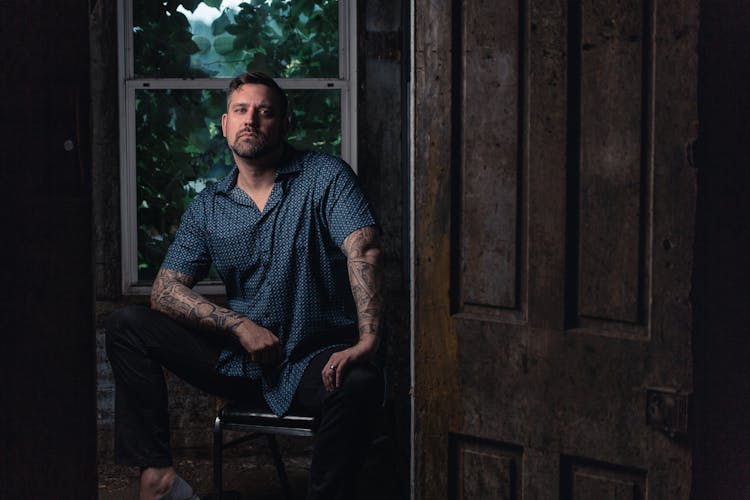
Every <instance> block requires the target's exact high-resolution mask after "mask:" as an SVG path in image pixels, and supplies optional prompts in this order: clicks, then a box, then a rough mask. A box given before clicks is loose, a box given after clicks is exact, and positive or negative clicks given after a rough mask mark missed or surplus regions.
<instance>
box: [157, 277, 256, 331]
mask: <svg viewBox="0 0 750 500" xmlns="http://www.w3.org/2000/svg"><path fill="white" fill-rule="evenodd" d="M194 285H195V280H194V279H193V278H192V277H191V276H188V275H187V274H182V273H178V272H177V271H172V270H170V269H160V270H159V273H158V274H157V275H156V279H155V280H154V285H153V287H152V288H151V308H152V309H155V310H157V311H160V312H162V313H164V314H166V315H167V316H169V317H171V318H172V319H174V320H176V321H179V322H181V323H183V324H185V325H187V326H191V327H194V328H200V329H202V330H208V331H213V332H232V331H234V329H235V328H236V327H237V326H239V325H240V324H241V323H242V322H243V321H246V320H247V318H246V317H245V316H243V315H242V314H239V313H237V312H235V311H232V310H231V309H227V308H225V307H220V306H218V305H216V304H214V303H213V302H211V301H209V300H206V299H205V298H204V297H203V296H202V295H200V294H199V293H197V292H194V291H193V290H192V288H193V286H194Z"/></svg>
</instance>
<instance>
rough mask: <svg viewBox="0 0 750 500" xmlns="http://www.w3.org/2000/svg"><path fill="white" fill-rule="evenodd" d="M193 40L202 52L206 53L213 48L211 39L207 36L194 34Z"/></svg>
mask: <svg viewBox="0 0 750 500" xmlns="http://www.w3.org/2000/svg"><path fill="white" fill-rule="evenodd" d="M193 42H195V44H196V45H197V46H198V52H200V53H201V54H206V53H207V52H208V51H209V50H211V40H209V39H208V38H206V37H205V36H194V37H193Z"/></svg>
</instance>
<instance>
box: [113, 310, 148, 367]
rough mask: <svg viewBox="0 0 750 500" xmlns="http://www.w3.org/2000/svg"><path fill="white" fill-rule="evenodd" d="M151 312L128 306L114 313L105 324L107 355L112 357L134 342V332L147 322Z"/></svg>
mask: <svg viewBox="0 0 750 500" xmlns="http://www.w3.org/2000/svg"><path fill="white" fill-rule="evenodd" d="M149 312H150V310H149V309H148V308H146V307H143V306H126V307H123V308H121V309H117V310H116V311H113V312H112V313H111V314H110V315H109V317H108V318H107V319H106V320H105V322H104V339H105V346H106V349H107V355H108V356H110V357H111V356H112V355H113V353H116V352H117V351H118V349H120V348H121V347H122V346H124V345H128V344H131V343H132V342H133V335H134V332H137V331H138V330H139V325H143V324H144V321H146V316H148V314H149Z"/></svg>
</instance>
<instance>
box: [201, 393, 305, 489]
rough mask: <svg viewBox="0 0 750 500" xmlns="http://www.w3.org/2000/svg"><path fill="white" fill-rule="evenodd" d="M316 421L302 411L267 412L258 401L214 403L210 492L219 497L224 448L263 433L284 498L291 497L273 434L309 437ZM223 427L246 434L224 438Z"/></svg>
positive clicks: (284, 469)
mask: <svg viewBox="0 0 750 500" xmlns="http://www.w3.org/2000/svg"><path fill="white" fill-rule="evenodd" d="M315 426H316V421H315V418H314V417H311V416H305V415H285V416H283V417H278V416H276V415H274V414H273V413H271V412H270V411H269V410H268V408H263V407H260V406H258V405H252V404H248V403H241V402H236V401H230V402H227V403H225V404H223V405H221V404H220V403H219V404H217V412H216V420H215V421H214V430H213V435H214V442H213V463H214V464H213V465H214V495H215V498H217V499H219V500H221V497H222V493H223V484H222V468H223V460H222V455H223V452H224V450H225V449H227V448H231V447H233V446H236V445H238V444H241V443H245V442H247V441H249V440H251V439H255V438H257V437H260V436H264V435H265V436H266V438H267V440H268V445H269V447H270V448H271V453H272V454H273V460H274V463H275V465H276V472H277V474H278V476H279V482H280V483H281V489H282V491H283V492H284V498H285V499H286V500H292V496H291V491H290V489H289V480H288V478H287V475H286V468H285V467H284V462H283V461H282V460H281V453H280V452H279V445H278V443H277V442H276V436H277V435H281V436H302V437H305V436H306V437H312V436H314V435H315ZM224 430H232V431H241V432H247V433H249V434H247V435H245V436H241V437H238V438H236V439H233V440H231V441H228V442H226V443H225V442H224Z"/></svg>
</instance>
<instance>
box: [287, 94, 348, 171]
mask: <svg viewBox="0 0 750 500" xmlns="http://www.w3.org/2000/svg"><path fill="white" fill-rule="evenodd" d="M286 94H287V96H288V97H289V109H290V111H291V113H292V127H291V129H290V130H289V137H288V140H289V144H291V145H292V146H294V147H295V148H297V149H314V150H316V151H324V152H326V153H329V154H332V155H335V156H340V155H341V92H340V91H339V90H335V89H333V90H328V89H327V90H287V91H286Z"/></svg>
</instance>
